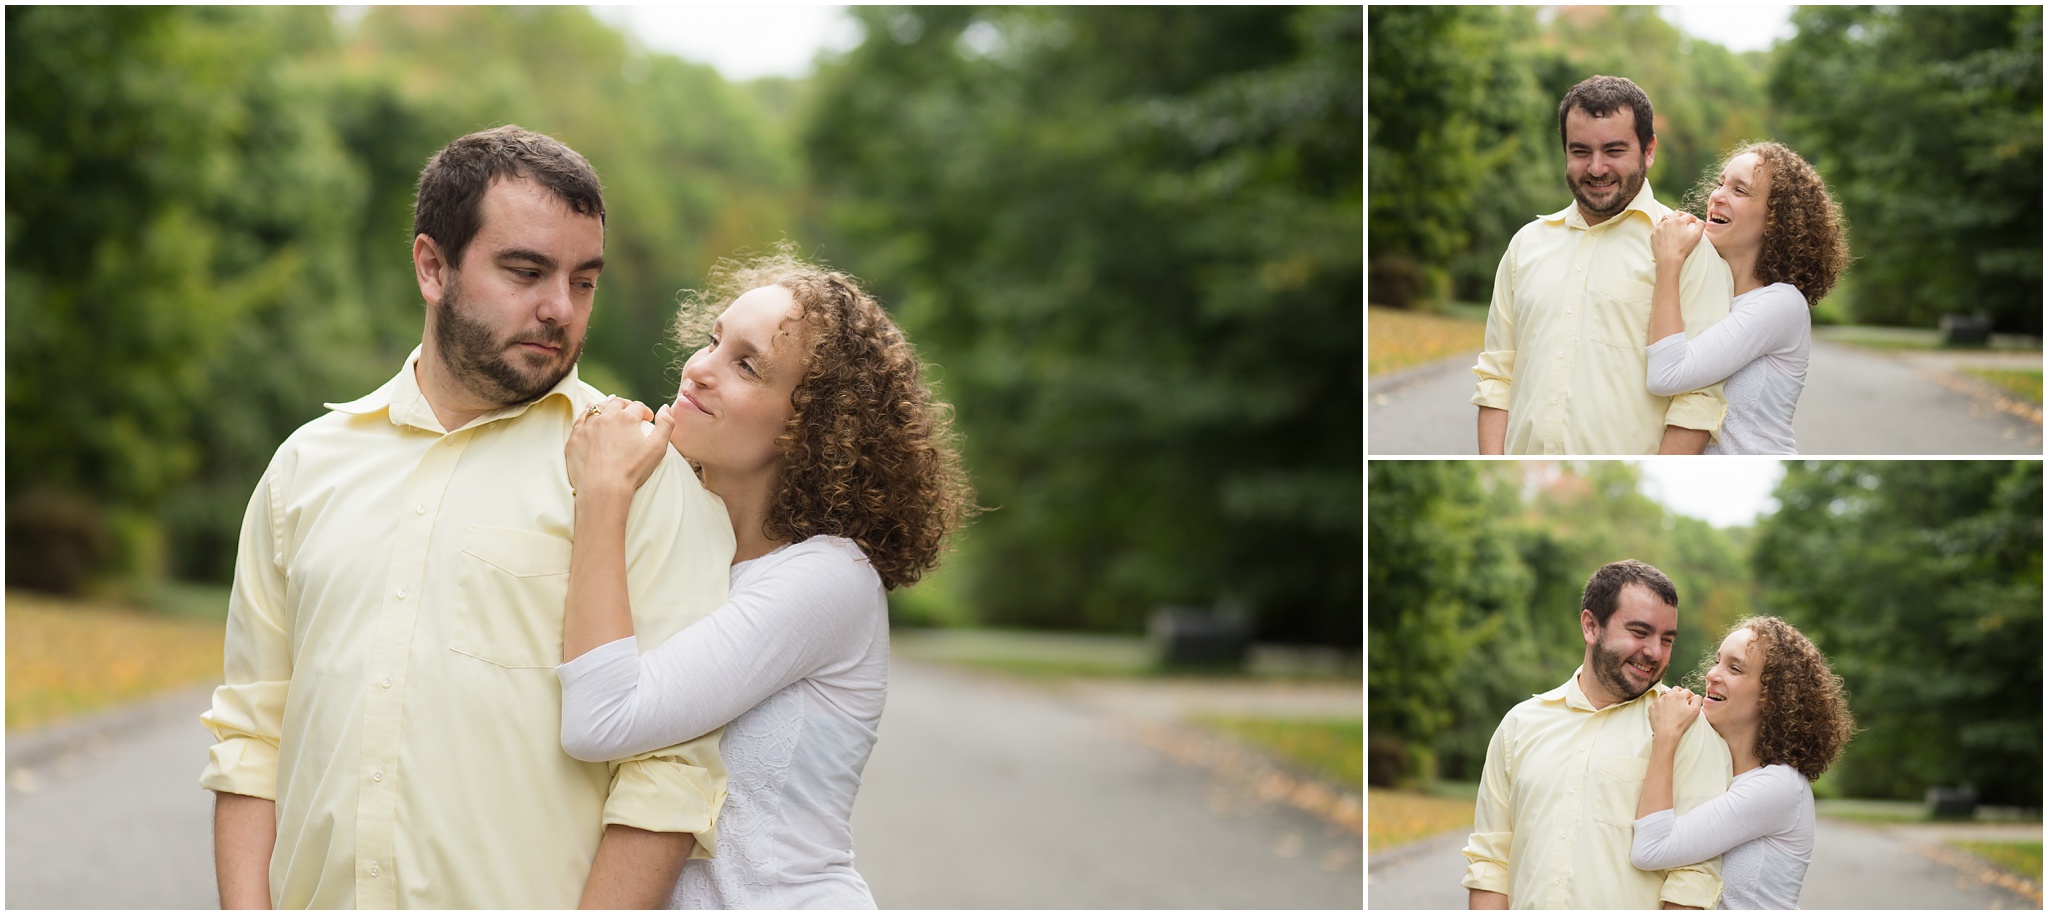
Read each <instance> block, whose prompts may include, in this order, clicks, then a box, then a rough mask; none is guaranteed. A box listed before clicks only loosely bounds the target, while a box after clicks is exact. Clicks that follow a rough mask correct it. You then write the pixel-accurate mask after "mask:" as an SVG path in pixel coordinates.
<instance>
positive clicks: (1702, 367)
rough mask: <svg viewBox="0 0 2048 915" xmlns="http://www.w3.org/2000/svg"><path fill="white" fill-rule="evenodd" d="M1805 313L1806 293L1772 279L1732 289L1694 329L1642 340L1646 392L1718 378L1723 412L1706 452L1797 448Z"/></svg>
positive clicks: (1679, 389)
mask: <svg viewBox="0 0 2048 915" xmlns="http://www.w3.org/2000/svg"><path fill="white" fill-rule="evenodd" d="M1812 349H1813V320H1812V316H1811V315H1810V314H1809V312H1808V309H1807V307H1806V296H1804V295H1801V294H1800V292H1799V289H1798V287H1795V286H1793V285H1792V284H1790V283H1772V284H1771V285H1769V286H1764V287H1762V288H1759V289H1752V290H1750V291H1748V292H1745V293H1743V294H1741V295H1739V296H1736V297H1735V301H1734V303H1733V304H1732V305H1730V306H1729V309H1728V317H1725V318H1722V319H1721V320H1720V321H1717V322H1715V323H1714V325H1713V326H1711V327H1708V328H1707V329H1706V330H1703V331H1700V332H1699V334H1698V335H1696V336H1693V337H1691V338H1687V337H1686V335H1684V334H1672V335H1671V336H1669V337H1665V338H1664V339H1662V340H1659V341H1657V342H1655V343H1652V344H1650V348H1649V349H1648V350H1647V351H1646V352H1647V354H1648V355H1649V357H1650V359H1649V361H1650V370H1649V376H1648V378H1647V383H1648V385H1649V388H1650V393H1652V394H1655V395H1657V396H1659V397H1669V396H1671V395H1673V394H1682V393H1684V392H1686V391H1696V390H1699V389H1700V388H1703V387H1706V386H1707V385H1710V384H1713V383H1714V382H1716V381H1722V380H1723V379H1726V382H1725V383H1724V384H1722V385H1721V393H1722V395H1723V396H1725V397H1727V398H1728V418H1727V420H1726V421H1724V422H1722V423H1721V435H1720V440H1719V441H1716V442H1712V443H1710V444H1708V445H1707V450H1706V453H1707V454H1797V453H1799V449H1798V444H1797V443H1796V442H1795V441H1794V440H1793V437H1792V413H1793V411H1794V410H1796V409H1798V407H1799V394H1800V392H1801V391H1803V390H1805V389H1806V362H1807V356H1808V355H1809V353H1810V352H1811V351H1812Z"/></svg>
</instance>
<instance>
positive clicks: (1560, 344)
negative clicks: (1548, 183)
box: [1472, 181, 1734, 454]
mask: <svg viewBox="0 0 2048 915" xmlns="http://www.w3.org/2000/svg"><path fill="white" fill-rule="evenodd" d="M1669 212H1671V208H1670V207H1667V206H1664V205H1663V204H1661V203H1658V202H1657V198H1656V197H1655V196H1654V195H1653V194H1651V192H1650V185H1649V182H1647V181H1646V182H1644V183H1643V187H1642V190H1640V191H1638V192H1637V193H1636V196H1635V199H1634V200H1631V201H1629V205H1628V208H1627V209H1626V210H1623V211H1622V212H1621V213H1619V214H1616V215H1615V216H1612V217H1610V218H1608V219H1607V220H1606V221H1604V222H1602V223H1600V224H1599V225H1597V226H1589V225H1587V224H1586V219H1585V217H1584V216H1583V215H1582V214H1580V213H1579V208H1578V205H1577V204H1576V203H1574V204H1571V205H1569V206H1566V207H1565V208H1564V209H1562V210H1559V211H1557V212H1555V213H1552V214H1550V215H1548V216H1543V217H1540V218H1538V219H1537V220H1536V221H1534V222H1531V223H1529V224H1528V225H1526V226H1523V227H1522V229H1521V231H1519V232H1516V233H1515V238H1514V240H1513V241H1511V242H1509V243H1508V250H1507V253H1506V254H1504V255H1502V257H1501V259H1500V269H1499V270H1498V272H1496V273H1495V275H1494V281H1493V301H1492V305H1491V307H1490V308H1489V309H1488V310H1487V315H1486V351H1485V352H1482V353H1480V354H1479V363H1478V364H1477V365H1475V366H1473V367H1472V371H1473V373H1474V374H1476V375H1478V376H1479V384H1478V389H1477V391H1476V392H1475V393H1474V394H1473V396H1472V402H1473V403H1474V404H1477V405H1479V406H1482V407H1493V408H1496V409H1501V410H1506V411H1508V432H1507V443H1506V447H1505V449H1504V450H1505V452H1506V453H1507V454H1654V453H1656V451H1657V447H1658V444H1659V443H1660V442H1661V441H1662V440H1663V437H1664V427H1665V426H1666V425H1671V426H1679V427H1682V428H1686V429H1703V430H1706V431H1708V432H1715V431H1717V430H1719V429H1720V426H1721V420H1722V418H1723V417H1725V416H1726V415H1727V412H1728V402H1727V400H1726V399H1725V398H1723V397H1722V396H1721V385H1720V384H1719V383H1716V384H1713V385H1711V386H1708V387H1705V388H1701V389H1700V390H1697V391H1690V392H1687V393H1684V394H1680V395H1678V396H1676V397H1658V396H1656V395H1654V394H1651V393H1650V389H1649V386H1648V374H1649V367H1650V363H1649V356H1648V355H1647V353H1646V352H1645V351H1646V350H1647V349H1648V348H1649V343H1648V341H1647V340H1645V339H1644V338H1645V337H1646V336H1647V335H1648V333H1649V328H1650V293H1651V290H1652V289H1654V288H1655V283H1656V279H1657V273H1656V262H1655V259H1654V258H1653V257H1652V256H1651V253H1650V231H1651V230H1652V229H1653V228H1655V227H1656V225H1657V221H1658V220H1660V219H1662V218H1664V214H1666V213H1669ZM1733 297H1734V280H1733V278H1732V277H1731V275H1730V274H1729V272H1728V265H1727V264H1726V263H1725V262H1723V261H1722V260H1721V255H1720V254H1719V253H1717V252H1715V251H1714V245H1713V243H1712V242H1710V241H1707V240H1706V239H1704V238H1702V239H1700V244H1699V247H1697V248H1695V249H1693V253H1692V255H1691V256H1689V257H1687V258H1686V261H1685V266H1684V267H1683V268H1682V269H1681V270H1680V282H1679V305H1680V309H1681V311H1682V312H1683V314H1684V317H1685V332H1686V334H1687V335H1688V336H1692V335H1696V334H1698V333H1699V332H1700V331H1702V330H1705V329H1706V328H1707V327H1708V326H1709V325H1712V324H1713V323H1714V322H1716V321H1719V320H1721V319H1722V318H1724V317H1727V315H1728V308H1729V303H1730V302H1731V301H1732V300H1733Z"/></svg>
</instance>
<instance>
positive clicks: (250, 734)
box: [199, 462, 292, 800]
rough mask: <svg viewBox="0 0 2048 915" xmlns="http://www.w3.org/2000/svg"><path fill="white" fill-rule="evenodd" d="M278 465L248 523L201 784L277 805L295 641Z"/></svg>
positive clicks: (207, 716) (254, 501) (207, 721)
mask: <svg viewBox="0 0 2048 915" xmlns="http://www.w3.org/2000/svg"><path fill="white" fill-rule="evenodd" d="M277 470H278V465H277V463H276V462H273V464H272V467H271V469H270V470H269V471H266V472H265V474H264V477H263V480H262V482H260V483H258V484H257V486H256V492H255V494H254V495H252V496H251V497H250V499H249V508H248V511H247V512H246V513H245V514H244V515H243V517H242V534H241V541H240V546H239V553H238V555H237V557H236V560H235V578H234V587H233V590H232V591H231V592H230V593H229V596H228V622H227V635H226V641H225V644H224V646H223V649H224V651H223V658H224V663H223V669H222V684H223V685H222V686H220V687H218V688H216V689H215V690H214V691H213V706H212V707H211V708H209V709H207V711H206V712H205V713H203V714H201V715H200V716H199V720H200V722H201V723H202V724H204V725H206V728H207V730H209V731H212V732H213V737H214V740H215V743H214V745H213V749H212V750H211V751H210V752H209V754H208V759H207V764H206V769H205V771H204V772H202V773H201V774H200V776H199V785H200V787H202V788H206V789H208V790H210V791H221V792H226V793H228V794H244V795H248V796H250V797H260V798H266V799H269V800H276V799H277V747H278V742H279V740H280V738H281V737H282V735H283V733H284V707H285V697H286V695H287V693H289V692H290V689H291V680H292V661H291V645H290V638H289V636H288V634H287V632H286V630H285V626H284V622H283V613H282V611H283V607H284V569H283V566H282V563H281V561H280V559H279V557H280V556H281V555H282V554H283V549H282V543H281V540H280V537H281V534H280V527H279V524H278V517H279V514H280V511H279V498H280V496H279V489H280V487H281V485H282V484H281V483H280V482H279V480H278V477H277Z"/></svg>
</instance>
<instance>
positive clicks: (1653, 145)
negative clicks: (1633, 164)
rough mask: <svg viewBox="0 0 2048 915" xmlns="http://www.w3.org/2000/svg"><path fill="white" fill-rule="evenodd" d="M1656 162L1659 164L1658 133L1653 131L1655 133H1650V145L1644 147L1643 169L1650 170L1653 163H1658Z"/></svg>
mask: <svg viewBox="0 0 2048 915" xmlns="http://www.w3.org/2000/svg"><path fill="white" fill-rule="evenodd" d="M1656 164H1657V135H1656V134H1654V133H1653V134H1650V145H1648V146H1645V147H1643V171H1644V172H1648V171H1649V170H1650V166H1652V165H1656Z"/></svg>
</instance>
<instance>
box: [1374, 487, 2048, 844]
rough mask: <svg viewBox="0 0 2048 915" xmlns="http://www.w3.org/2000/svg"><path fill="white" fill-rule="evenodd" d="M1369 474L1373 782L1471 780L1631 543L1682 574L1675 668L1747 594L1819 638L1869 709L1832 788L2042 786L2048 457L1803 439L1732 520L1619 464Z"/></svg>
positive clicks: (1562, 656) (1703, 653) (1891, 791)
mask: <svg viewBox="0 0 2048 915" xmlns="http://www.w3.org/2000/svg"><path fill="white" fill-rule="evenodd" d="M1367 474H1368V484H1367V485H1368V494H1369V498H1370V499H1371V509H1370V512H1369V515H1368V518H1367V525H1368V528H1369V531H1370V534H1369V540H1368V543H1369V551H1368V555H1367V569H1368V576H1369V580H1370V584H1369V588H1370V594H1371V595H1372V597H1371V601H1370V603H1369V604H1368V606H1367V615H1368V620H1369V622H1368V639H1369V642H1368V646H1369V647H1368V652H1369V654H1368V658H1367V668H1366V671H1367V674H1366V675H1367V681H1368V684H1369V689H1370V693H1371V703H1370V704H1369V706H1368V707H1367V716H1368V717H1367V725H1368V728H1367V734H1368V746H1369V749H1370V752H1371V757H1370V759H1369V761H1368V763H1369V764H1368V774H1369V776H1370V779H1371V781H1372V783H1373V784H1375V785H1389V784H1401V783H1416V782H1427V781H1429V780H1430V779H1431V778H1433V777H1443V778H1452V779H1461V780H1476V779H1477V778H1478V775H1479V769H1480V767H1481V765H1482V764H1483V761H1484V757H1485V751H1486V743H1487V740H1488V739H1489V738H1490V736H1491V735H1492V733H1493V730H1494V728H1495V726H1496V725H1498V724H1499V721H1500V718H1501V716H1502V715H1504V714H1505V713H1506V712H1507V710H1508V709H1509V708H1511V707H1512V706H1513V705H1515V704H1516V703H1518V702H1520V701H1522V700H1523V699H1526V698H1528V697H1529V696H1530V695H1531V694H1533V693H1537V692H1541V691H1543V690H1546V689H1549V688H1551V687H1553V686H1556V685H1557V684H1558V683H1561V682H1563V681H1564V679H1565V678H1566V677H1568V676H1570V674H1571V672H1572V670H1573V669H1574V668H1575V667H1576V666H1577V665H1578V664H1579V663H1580V660H1581V658H1582V657H1583V654H1584V647H1585V643H1584V640H1583V638H1582V637H1581V636H1580V633H1579V628H1578V614H1577V612H1576V608H1577V607H1578V606H1579V599H1580V597H1581V593H1582V591H1583V590H1584V587H1585V581H1586V579H1587V577H1589V576H1590V575H1591V574H1592V573H1593V571H1594V570H1595V569H1597V568H1598V567H1599V566H1601V565H1602V564H1605V563H1607V562H1611V561H1613V560H1615V559H1621V558H1629V557H1632V558H1636V559H1641V560H1643V561H1645V562H1648V563H1650V564H1652V565H1654V566H1656V567H1658V568H1659V569H1662V570H1663V571H1664V572H1665V574H1667V575H1669V576H1670V577H1671V579H1672V583H1673V584H1675V585H1676V586H1677V587H1678V593H1679V631H1680V636H1679V642H1678V646H1677V648H1676V650H1675V652H1674V654H1673V656H1672V660H1671V664H1670V667H1669V669H1668V670H1667V672H1666V674H1665V682H1667V683H1673V684H1676V683H1681V682H1688V681H1689V680H1690V679H1691V678H1692V675H1693V674H1694V672H1695V671H1696V669H1697V664H1698V662H1699V661H1700V660H1702V659H1703V658H1705V657H1707V656H1709V655H1710V654H1711V652H1712V651H1713V649H1714V647H1715V646H1716V645H1717V644H1718V642H1719V638H1720V635H1721V634H1722V633H1723V632H1725V631H1726V629H1727V628H1728V627H1729V626H1730V625H1732V624H1733V623H1734V622H1735V621H1736V620H1738V619H1740V618H1741V617H1743V616H1746V615H1749V614H1751V613H1767V614H1772V615H1776V616H1780V617H1783V618H1784V619H1786V620H1787V621H1789V622H1791V623H1792V624H1793V625H1795V626H1798V627H1799V628H1800V629H1801V630H1802V631H1804V632H1806V633H1807V634H1808V636H1809V637H1811V638H1812V639H1813V640H1814V642H1815V644H1817V645H1819V646H1820V648H1821V650H1822V651H1824V652H1826V653H1827V655H1828V657H1829V659H1830V662H1831V663H1832V665H1833V667H1834V670H1835V671H1836V673H1838V674H1840V675H1841V676H1842V677H1843V678H1844V680H1845V681H1846V683H1847V686H1848V690H1849V697H1850V704H1851V708H1852V710H1853V711H1854V712H1855V715H1856V717H1857V720H1858V724H1859V726H1861V727H1862V728H1864V730H1863V732H1862V733H1860V734H1859V735H1858V737H1857V738H1856V740H1855V742H1853V743H1852V744H1851V745H1850V747H1849V750H1848V752H1847V754H1846V756H1845V757H1844V759H1843V760H1842V761H1841V763H1840V764H1838V765H1837V767H1836V768H1835V769H1833V770H1831V771H1830V772H1829V778H1830V779H1831V780H1833V789H1835V790H1839V791H1841V792H1842V793H1845V794H1849V795H1854V796H1859V797H1900V798H1913V799H1918V798H1919V797H1920V796H1921V792H1922V791H1923V790H1924V789H1925V788H1927V787H1930V786H1935V785H1953V784H1971V785H1975V786H1976V787H1977V788H1978V790H1979V791H1980V792H1982V793H1983V796H1984V798H1985V800H1986V801H1987V802H1989V803H1999V804H2017V805H2027V806H2038V805H2039V803H2040V777H2041V664H2040V652H2039V646H2040V643H2041V465H2040V462H2038V461H2019V462H1968V461H1899V462H1817V461H1809V462H1803V463H1795V464H1791V465H1788V468H1787V475H1786V478H1785V480H1784V481H1783V482H1782V483H1781V484H1780V485H1779V487H1778V489H1777V491H1776V494H1775V496H1776V498H1777V500H1778V502H1779V503H1780V506H1781V507H1780V508H1779V510H1778V511H1777V512H1776V513H1775V514H1772V515H1767V516H1765V517H1763V518H1762V519H1761V520H1760V521H1759V523H1758V524H1757V525H1756V526H1755V527H1753V528H1746V527H1745V528H1729V529H1716V528H1714V527H1711V526H1709V525H1707V524H1706V523H1705V522H1702V521H1698V520H1696V519H1692V518H1687V517H1683V516H1678V515H1675V514H1673V513H1671V512H1668V511H1666V510H1665V509H1663V508H1661V507H1660V506H1658V505H1657V504H1656V503H1655V502H1652V501H1650V500H1649V499H1648V498H1646V497H1644V496H1643V495H1641V493H1640V492H1639V491H1638V484H1639V477H1638V473H1637V471H1636V470H1635V469H1634V468H1633V467H1631V466H1629V465H1626V464H1619V463H1609V462H1567V463H1553V462H1547V461H1517V462H1486V463H1481V462H1471V461H1451V462H1432V461H1375V462H1373V463H1372V464H1371V465H1370V467H1369V468H1368V470H1367ZM1695 688H1698V687H1697V684H1695Z"/></svg>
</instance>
